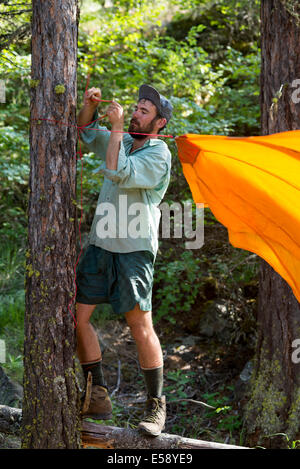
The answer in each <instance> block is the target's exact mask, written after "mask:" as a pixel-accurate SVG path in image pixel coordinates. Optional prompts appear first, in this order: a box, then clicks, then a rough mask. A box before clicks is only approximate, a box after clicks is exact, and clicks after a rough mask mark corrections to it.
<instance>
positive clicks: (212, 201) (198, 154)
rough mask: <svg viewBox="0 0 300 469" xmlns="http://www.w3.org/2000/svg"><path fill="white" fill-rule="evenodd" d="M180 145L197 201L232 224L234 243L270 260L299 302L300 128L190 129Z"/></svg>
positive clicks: (182, 160) (180, 139)
mask: <svg viewBox="0 0 300 469" xmlns="http://www.w3.org/2000/svg"><path fill="white" fill-rule="evenodd" d="M176 144H177V148H178V156H179V159H180V161H181V164H182V169H183V173H184V175H185V178H186V180H187V182H188V184H189V187H190V190H191V192H192V196H193V200H194V202H195V203H204V206H205V207H209V208H210V209H211V211H212V212H213V214H214V215H215V217H216V218H217V219H218V220H219V221H220V223H222V224H223V225H224V226H226V227H227V229H228V236H229V241H230V242H231V244H232V245H233V246H235V247H237V248H241V249H245V250H248V251H251V252H254V253H255V254H257V255H259V256H260V257H262V258H263V259H264V260H265V261H266V262H268V263H269V264H270V265H271V266H272V267H273V269H274V270H275V271H276V272H278V273H279V274H280V275H281V276H282V277H283V278H284V279H285V280H286V282H287V283H288V284H289V285H290V287H291V288H292V290H293V292H294V295H295V296H296V298H297V300H298V301H300V130H294V131H289V132H281V133H277V134H272V135H267V136H259V137H241V138H240V137H226V136H221V135H220V136H219V135H217V136H214V135H195V134H187V135H182V136H180V137H176Z"/></svg>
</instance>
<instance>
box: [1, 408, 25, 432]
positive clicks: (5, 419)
mask: <svg viewBox="0 0 300 469" xmlns="http://www.w3.org/2000/svg"><path fill="white" fill-rule="evenodd" d="M21 421H22V409H16V408H15V407H8V406H6V405H0V432H1V433H6V434H10V435H19V434H20V428H21Z"/></svg>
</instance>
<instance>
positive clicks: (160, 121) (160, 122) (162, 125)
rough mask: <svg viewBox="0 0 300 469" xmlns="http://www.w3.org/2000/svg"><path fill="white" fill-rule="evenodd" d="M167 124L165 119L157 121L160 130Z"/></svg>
mask: <svg viewBox="0 0 300 469" xmlns="http://www.w3.org/2000/svg"><path fill="white" fill-rule="evenodd" d="M166 123H167V119H166V118H165V117H161V118H160V119H159V120H158V125H159V128H160V129H162V128H163V127H164V126H165V125H166Z"/></svg>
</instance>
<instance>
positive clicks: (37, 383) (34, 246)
mask: <svg viewBox="0 0 300 469" xmlns="http://www.w3.org/2000/svg"><path fill="white" fill-rule="evenodd" d="M77 35H78V5H77V0H46V1H43V2H41V1H39V0H33V2H32V80H31V87H32V94H31V125H30V182H29V191H30V194H29V205H28V211H29V213H28V250H27V266H26V270H27V273H26V312H25V344H24V402H23V424H22V447H23V448H78V447H79V446H80V431H79V430H80V429H79V425H80V421H79V412H78V404H79V402H78V392H77V386H76V379H75V327H74V326H75V322H74V319H73V316H74V314H75V313H74V303H72V305H70V308H69V303H70V299H71V296H70V295H72V294H74V273H73V269H74V265H75V262H76V242H75V239H76V233H75V215H76V214H75V211H76V205H75V204H74V201H75V199H76V141H77V131H76V99H77V93H76V73H77V72H76V69H77ZM44 119H49V120H56V121H62V122H64V123H66V124H68V125H64V124H55V123H51V122H49V121H46V120H44Z"/></svg>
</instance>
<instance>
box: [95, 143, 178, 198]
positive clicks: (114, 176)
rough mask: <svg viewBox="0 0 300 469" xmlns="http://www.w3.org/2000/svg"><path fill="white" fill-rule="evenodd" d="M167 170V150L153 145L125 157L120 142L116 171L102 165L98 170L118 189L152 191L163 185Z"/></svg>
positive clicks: (168, 157) (168, 154)
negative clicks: (114, 183) (117, 186)
mask: <svg viewBox="0 0 300 469" xmlns="http://www.w3.org/2000/svg"><path fill="white" fill-rule="evenodd" d="M169 168H170V153H169V150H168V149H167V148H162V147H161V146H160V145H155V146H154V145H153V146H148V147H147V148H145V149H143V150H141V151H139V152H136V153H135V154H132V155H129V156H126V153H125V148H124V144H123V142H121V145H120V151H119V158H118V167H117V169H116V170H112V169H107V168H106V167H105V163H103V164H102V165H101V167H100V168H99V170H100V172H101V173H103V175H104V176H106V177H107V178H109V179H111V180H112V181H113V182H116V183H117V184H118V185H119V187H120V188H124V189H154V188H157V187H159V186H160V185H161V184H162V183H163V181H164V180H165V178H166V177H167V175H168V173H169Z"/></svg>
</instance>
